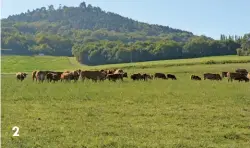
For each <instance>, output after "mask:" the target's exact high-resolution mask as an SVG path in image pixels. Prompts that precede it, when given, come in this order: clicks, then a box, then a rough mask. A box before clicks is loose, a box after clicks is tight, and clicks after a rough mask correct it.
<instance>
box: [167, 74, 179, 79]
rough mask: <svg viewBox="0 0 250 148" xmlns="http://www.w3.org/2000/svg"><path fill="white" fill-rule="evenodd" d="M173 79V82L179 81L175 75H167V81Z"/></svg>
mask: <svg viewBox="0 0 250 148" xmlns="http://www.w3.org/2000/svg"><path fill="white" fill-rule="evenodd" d="M168 78H169V79H172V80H177V79H176V77H175V75H172V74H167V79H168Z"/></svg>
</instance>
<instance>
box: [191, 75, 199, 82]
mask: <svg viewBox="0 0 250 148" xmlns="http://www.w3.org/2000/svg"><path fill="white" fill-rule="evenodd" d="M191 80H199V81H200V80H201V78H200V77H199V76H196V75H192V76H191Z"/></svg>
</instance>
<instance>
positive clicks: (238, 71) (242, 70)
mask: <svg viewBox="0 0 250 148" xmlns="http://www.w3.org/2000/svg"><path fill="white" fill-rule="evenodd" d="M235 72H237V73H241V74H245V75H247V73H248V71H247V70H246V69H236V70H235Z"/></svg>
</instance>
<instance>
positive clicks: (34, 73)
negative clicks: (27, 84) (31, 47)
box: [32, 70, 37, 81]
mask: <svg viewBox="0 0 250 148" xmlns="http://www.w3.org/2000/svg"><path fill="white" fill-rule="evenodd" d="M36 72H37V71H36V70H35V71H33V72H32V80H33V81H34V79H36ZM36 81H37V79H36Z"/></svg>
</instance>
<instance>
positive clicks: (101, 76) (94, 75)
mask: <svg viewBox="0 0 250 148" xmlns="http://www.w3.org/2000/svg"><path fill="white" fill-rule="evenodd" d="M80 77H81V78H82V80H83V81H84V80H85V78H87V79H91V80H92V81H95V82H96V81H97V80H100V81H103V80H105V79H106V74H105V73H104V72H100V71H88V70H86V71H81V73H80Z"/></svg>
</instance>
